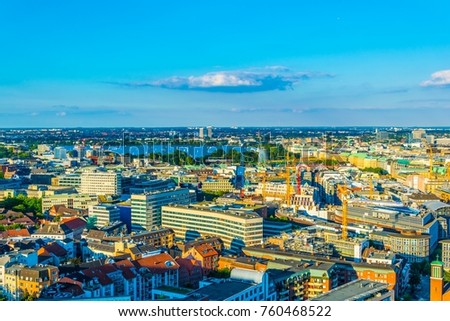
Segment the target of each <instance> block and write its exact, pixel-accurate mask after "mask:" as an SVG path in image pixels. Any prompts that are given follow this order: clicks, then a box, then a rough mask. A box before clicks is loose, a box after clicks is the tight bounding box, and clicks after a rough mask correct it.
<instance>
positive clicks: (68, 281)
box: [58, 276, 83, 286]
mask: <svg viewBox="0 0 450 321" xmlns="http://www.w3.org/2000/svg"><path fill="white" fill-rule="evenodd" d="M58 283H69V284H76V285H79V286H82V285H83V283H81V282H80V281H76V280H74V279H71V278H69V277H67V276H65V277H63V278H62V279H61V280H59V281H58Z"/></svg>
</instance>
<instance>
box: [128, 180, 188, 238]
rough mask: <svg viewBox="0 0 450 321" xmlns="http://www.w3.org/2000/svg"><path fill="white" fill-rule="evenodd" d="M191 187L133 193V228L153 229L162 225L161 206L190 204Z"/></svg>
mask: <svg viewBox="0 0 450 321" xmlns="http://www.w3.org/2000/svg"><path fill="white" fill-rule="evenodd" d="M190 201H191V196H190V192H189V189H187V188H180V189H173V190H167V191H162V192H153V193H145V194H133V195H131V228H132V230H151V229H152V228H154V227H157V226H161V207H162V206H163V205H168V204H186V205H187V204H189V203H190Z"/></svg>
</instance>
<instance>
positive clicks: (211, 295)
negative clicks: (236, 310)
mask: <svg viewBox="0 0 450 321" xmlns="http://www.w3.org/2000/svg"><path fill="white" fill-rule="evenodd" d="M252 286H253V284H251V283H247V282H239V281H225V282H221V283H213V284H211V285H208V286H205V287H203V288H201V289H198V290H196V291H194V292H192V293H191V294H201V295H204V296H206V297H208V300H209V301H225V300H227V299H228V298H230V297H232V296H233V295H235V294H237V293H240V292H242V291H245V290H247V289H248V288H250V287H252Z"/></svg>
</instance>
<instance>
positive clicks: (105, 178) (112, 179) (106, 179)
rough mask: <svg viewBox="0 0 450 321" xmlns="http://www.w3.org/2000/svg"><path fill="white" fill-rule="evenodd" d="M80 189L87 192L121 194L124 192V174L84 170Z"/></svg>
mask: <svg viewBox="0 0 450 321" xmlns="http://www.w3.org/2000/svg"><path fill="white" fill-rule="evenodd" d="M80 190H81V193H85V194H96V195H120V194H122V175H121V174H120V173H116V172H112V171H108V172H102V171H93V172H88V171H86V172H83V173H82V174H81V185H80Z"/></svg>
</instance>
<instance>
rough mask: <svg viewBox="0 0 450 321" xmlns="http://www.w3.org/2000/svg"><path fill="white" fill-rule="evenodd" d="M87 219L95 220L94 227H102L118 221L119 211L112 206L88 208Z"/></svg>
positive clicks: (102, 205) (103, 205)
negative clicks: (92, 218) (93, 218)
mask: <svg viewBox="0 0 450 321" xmlns="http://www.w3.org/2000/svg"><path fill="white" fill-rule="evenodd" d="M89 217H95V218H96V219H97V221H96V223H95V226H97V227H103V226H108V225H110V224H111V223H114V222H117V221H119V220H120V210H119V208H118V207H117V206H114V205H105V204H100V205H95V206H90V207H89Z"/></svg>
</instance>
